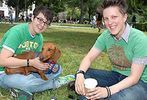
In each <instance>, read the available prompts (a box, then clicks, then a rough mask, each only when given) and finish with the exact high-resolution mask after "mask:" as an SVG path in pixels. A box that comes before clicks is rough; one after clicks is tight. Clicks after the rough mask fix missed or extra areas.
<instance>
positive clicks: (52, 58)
mask: <svg viewBox="0 0 147 100" xmlns="http://www.w3.org/2000/svg"><path fill="white" fill-rule="evenodd" d="M37 56H38V57H39V59H40V61H41V62H42V63H49V65H50V67H53V66H51V65H52V64H54V65H55V63H56V62H57V60H58V59H59V57H60V56H61V51H60V50H59V49H58V48H57V47H56V46H55V45H54V44H53V43H49V42H46V43H44V44H43V47H42V51H41V52H40V53H39V54H38V53H35V52H33V51H27V52H24V53H22V54H19V55H16V56H14V57H15V58H19V59H34V58H35V57H37ZM50 69H52V72H56V71H57V70H58V68H57V67H54V68H50ZM48 70H49V69H47V70H45V71H42V70H39V69H37V68H35V67H33V66H21V67H18V68H8V67H5V73H6V74H8V75H9V74H23V75H29V74H30V73H31V72H37V73H38V74H39V75H40V77H41V78H42V79H43V80H48V78H47V77H46V76H45V72H47V71H48Z"/></svg>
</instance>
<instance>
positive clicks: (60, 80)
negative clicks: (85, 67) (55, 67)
mask: <svg viewBox="0 0 147 100" xmlns="http://www.w3.org/2000/svg"><path fill="white" fill-rule="evenodd" d="M74 80H75V75H67V76H63V77H59V78H58V79H57V81H58V85H57V87H60V86H62V85H66V84H68V83H69V82H71V81H74Z"/></svg>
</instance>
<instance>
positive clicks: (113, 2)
mask: <svg viewBox="0 0 147 100" xmlns="http://www.w3.org/2000/svg"><path fill="white" fill-rule="evenodd" d="M113 6H117V7H119V9H120V12H121V13H122V14H126V13H127V9H128V6H127V3H126V0H104V1H103V3H102V5H101V8H102V10H104V9H106V8H108V7H113Z"/></svg>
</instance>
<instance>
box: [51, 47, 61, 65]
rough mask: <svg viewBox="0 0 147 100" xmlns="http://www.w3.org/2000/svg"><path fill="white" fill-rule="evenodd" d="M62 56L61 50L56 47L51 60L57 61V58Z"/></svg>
mask: <svg viewBox="0 0 147 100" xmlns="http://www.w3.org/2000/svg"><path fill="white" fill-rule="evenodd" d="M60 56H61V51H60V50H59V49H58V48H57V47H56V49H55V53H54V55H53V57H52V59H51V60H52V61H54V62H55V63H56V62H57V60H58V59H59V58H60Z"/></svg>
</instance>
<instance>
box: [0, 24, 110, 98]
mask: <svg viewBox="0 0 147 100" xmlns="http://www.w3.org/2000/svg"><path fill="white" fill-rule="evenodd" d="M10 27H11V26H10V25H6V24H0V38H1V37H2V36H3V34H4V32H5V31H6V30H7V29H8V28H10ZM99 34H100V33H98V30H97V29H93V28H90V27H80V28H79V27H60V26H59V27H57V26H56V27H55V26H54V25H53V26H50V27H49V28H48V29H47V31H46V32H44V33H43V36H44V41H50V42H53V43H55V44H56V45H57V46H58V48H59V49H60V50H61V52H62V56H61V57H60V59H59V60H58V63H59V64H61V66H62V68H63V73H62V74H61V76H64V75H67V74H74V73H75V72H76V70H77V68H78V66H79V64H80V62H81V60H82V58H83V57H84V56H85V54H86V53H87V52H88V51H89V49H90V48H91V47H92V46H93V44H94V43H95V41H96V39H97V37H98V36H99ZM92 66H94V68H99V69H107V70H109V69H110V66H111V65H110V62H109V60H108V58H107V55H106V54H104V53H102V54H101V56H100V57H99V58H98V59H96V61H95V62H94V63H93V64H92ZM68 94H72V95H74V96H75V97H76V95H75V94H74V92H72V91H69V90H68V89H67V87H66V86H63V87H60V88H59V89H56V90H47V91H44V92H41V93H35V95H34V97H35V100H50V98H51V97H52V96H56V97H57V99H58V100H69V99H68ZM0 98H2V99H3V100H10V93H9V91H8V90H4V89H2V88H0ZM2 99H1V100H2Z"/></svg>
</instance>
